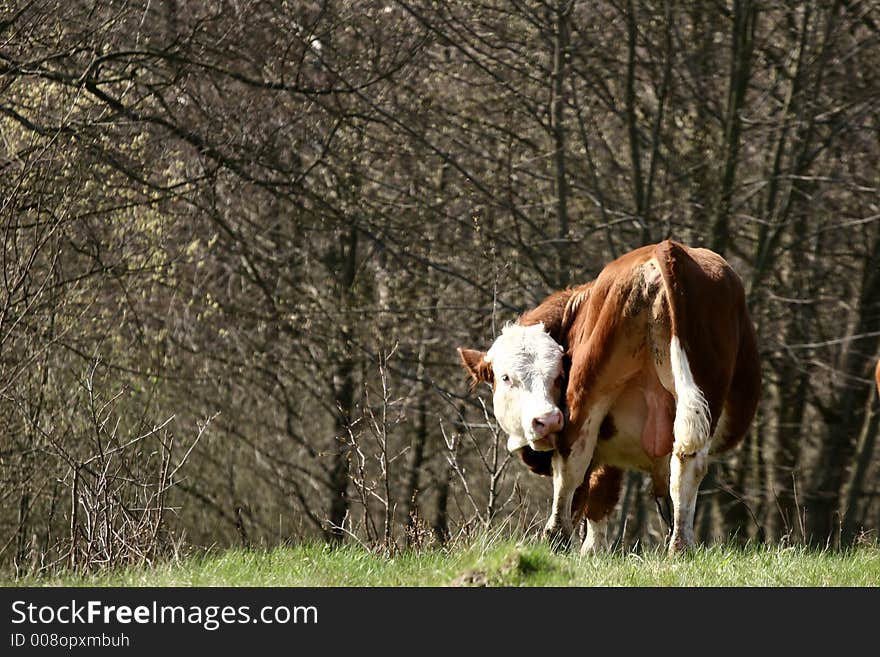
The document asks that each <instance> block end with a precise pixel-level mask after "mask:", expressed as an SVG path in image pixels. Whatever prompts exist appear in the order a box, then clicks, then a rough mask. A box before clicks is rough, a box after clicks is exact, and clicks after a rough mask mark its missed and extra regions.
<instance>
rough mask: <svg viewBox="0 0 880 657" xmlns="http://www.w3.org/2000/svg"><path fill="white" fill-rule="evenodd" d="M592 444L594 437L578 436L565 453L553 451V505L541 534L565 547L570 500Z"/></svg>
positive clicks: (568, 524) (584, 473) (570, 525)
mask: <svg viewBox="0 0 880 657" xmlns="http://www.w3.org/2000/svg"><path fill="white" fill-rule="evenodd" d="M594 446H595V437H594V438H593V440H592V441H590V440H585V439H583V438H581V439H579V440H577V441H575V443H574V445H572V447H571V451H570V452H569V453H568V454H567V455H565V456H563V455H562V454H561V453H560V452H559V451H555V452H553V460H552V464H553V509H552V512H551V514H550V519H549V520H548V521H547V525H546V526H545V527H544V537H545V538H546V539H548V540H550V541H551V543H553V545H554V546H556V547H568V545H569V541H570V540H571V534H572V531H573V527H572V520H571V502H572V499H573V498H574V493H575V491H576V490H577V488H578V486H580V485H581V484H582V483H583V481H584V475H586V473H587V468H588V467H589V465H590V460H591V459H592V458H593V448H594Z"/></svg>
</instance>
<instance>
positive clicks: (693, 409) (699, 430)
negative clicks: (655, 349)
mask: <svg viewBox="0 0 880 657" xmlns="http://www.w3.org/2000/svg"><path fill="white" fill-rule="evenodd" d="M669 360H670V365H671V366H672V376H673V379H674V381H675V396H676V403H675V423H674V424H673V426H672V433H673V436H674V437H675V441H674V443H673V451H674V452H675V453H676V454H684V455H688V454H696V453H697V452H698V451H700V450H701V449H703V448H704V447H706V445H708V443H709V427H710V426H711V421H710V419H709V404H708V403H707V402H706V398H705V397H704V396H703V393H702V391H701V390H700V389H699V387H697V384H696V382H695V381H694V376H693V373H692V372H691V366H690V363H688V357H687V354H686V353H685V351H684V348H683V347H682V346H681V342H679V340H678V336H677V335H673V336H672V342H671V343H670V345H669Z"/></svg>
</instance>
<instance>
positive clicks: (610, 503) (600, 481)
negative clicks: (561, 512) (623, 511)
mask: <svg viewBox="0 0 880 657" xmlns="http://www.w3.org/2000/svg"><path fill="white" fill-rule="evenodd" d="M622 482H623V470H621V469H620V468H613V467H611V466H607V465H603V466H600V467H598V468H595V469H594V470H591V471H590V472H589V474H588V479H587V480H586V481H585V482H584V486H583V487H584V488H586V495H583V494H582V499H581V500H580V506H578V507H577V508H578V509H582V512H583V515H584V516H586V517H587V518H589V519H590V520H592V521H593V522H596V521H598V520H602V519H603V518H605V517H606V516H607V515H608V514H609V513H611V511H613V510H614V507H615V506H616V505H617V501H618V500H619V499H620V487H621V483H622ZM578 490H580V489H578ZM575 498H577V493H575ZM572 506H573V507H574V503H572Z"/></svg>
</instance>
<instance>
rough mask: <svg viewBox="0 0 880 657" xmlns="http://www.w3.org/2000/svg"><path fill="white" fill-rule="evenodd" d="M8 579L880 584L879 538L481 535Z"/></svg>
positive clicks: (245, 553) (241, 553)
mask: <svg viewBox="0 0 880 657" xmlns="http://www.w3.org/2000/svg"><path fill="white" fill-rule="evenodd" d="M0 583H3V584H4V585H7V586H643V587H644V586H648V587H653V586H702V587H707V586H713V587H714V586H878V585H880V545H871V546H859V547H856V548H852V549H849V550H845V551H840V552H833V551H816V550H809V549H807V548H803V547H781V546H768V545H751V546H747V547H739V546H733V545H719V546H713V547H708V548H700V549H698V550H696V551H694V552H693V553H690V554H687V555H683V556H679V557H676V558H668V557H667V556H666V555H665V554H664V553H662V552H660V551H654V552H642V553H638V554H636V553H613V554H605V555H600V556H585V557H581V556H580V555H578V554H572V553H565V554H558V553H555V552H553V551H552V550H551V549H550V548H549V547H548V546H547V545H545V544H541V543H534V542H523V541H519V542H518V541H514V540H501V539H491V540H489V539H477V540H474V541H472V542H471V543H470V544H468V545H465V546H463V547H460V548H458V549H456V550H453V551H448V552H447V551H443V550H428V551H421V552H403V553H400V554H398V555H395V556H383V555H380V554H376V553H372V552H369V551H367V550H364V549H363V548H360V547H356V546H343V547H339V548H329V547H327V546H325V545H316V544H312V545H298V546H294V547H286V548H276V549H272V550H228V551H224V552H219V553H214V554H210V553H209V554H205V555H202V556H198V557H190V558H188V559H185V560H182V561H179V562H173V563H172V562H168V563H163V564H159V565H157V566H155V567H152V568H147V567H141V568H129V569H125V570H120V571H110V572H103V573H100V574H96V575H91V576H80V575H71V574H59V575H54V576H50V577H40V578H27V579H22V580H17V581H12V580H5V581H4V580H0Z"/></svg>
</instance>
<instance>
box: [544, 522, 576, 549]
mask: <svg viewBox="0 0 880 657" xmlns="http://www.w3.org/2000/svg"><path fill="white" fill-rule="evenodd" d="M543 539H544V540H545V541H547V542H548V543H549V544H550V547H551V548H552V549H553V551H554V552H565V551H566V550H568V549H569V548H571V532H566V531H565V530H564V529H562V528H561V527H554V528H548V529H545V530H544V535H543Z"/></svg>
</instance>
